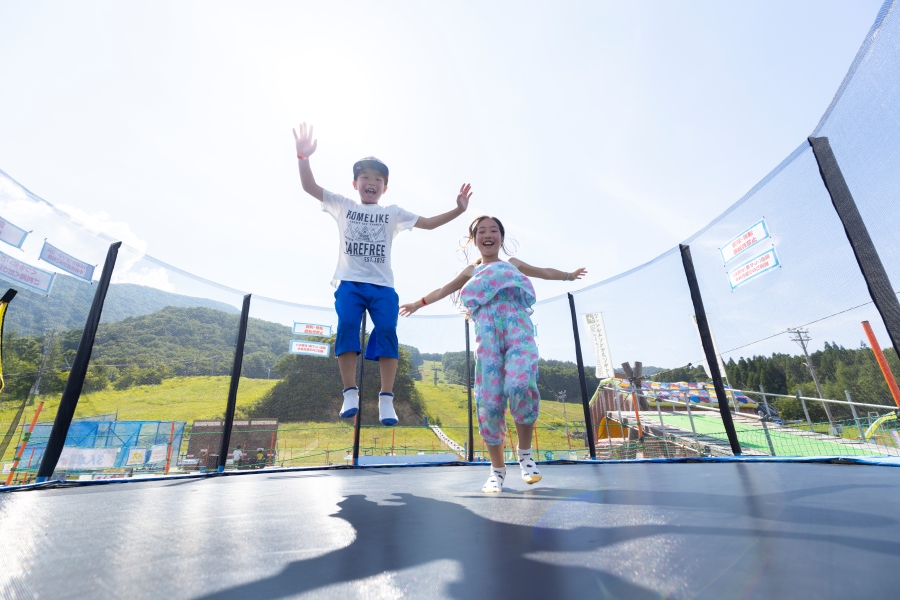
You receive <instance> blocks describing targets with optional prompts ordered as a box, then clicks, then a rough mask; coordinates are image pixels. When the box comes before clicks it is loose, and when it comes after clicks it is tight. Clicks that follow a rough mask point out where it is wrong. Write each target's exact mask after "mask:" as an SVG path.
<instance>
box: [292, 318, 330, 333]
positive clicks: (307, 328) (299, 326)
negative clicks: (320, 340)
mask: <svg viewBox="0 0 900 600" xmlns="http://www.w3.org/2000/svg"><path fill="white" fill-rule="evenodd" d="M293 333H295V334H297V335H323V336H328V335H331V325H314V324H312V323H297V322H296V321H294V331H293Z"/></svg>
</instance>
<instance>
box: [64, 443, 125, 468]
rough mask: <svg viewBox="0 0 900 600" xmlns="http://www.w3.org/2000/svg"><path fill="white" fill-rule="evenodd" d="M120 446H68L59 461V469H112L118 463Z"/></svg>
mask: <svg viewBox="0 0 900 600" xmlns="http://www.w3.org/2000/svg"><path fill="white" fill-rule="evenodd" d="M118 454H119V449H118V448H77V447H74V446H66V447H64V448H63V451H62V454H60V455H59V461H58V462H57V463H56V468H57V469H68V470H76V469H111V468H113V467H114V466H115V464H116V457H117V455H118Z"/></svg>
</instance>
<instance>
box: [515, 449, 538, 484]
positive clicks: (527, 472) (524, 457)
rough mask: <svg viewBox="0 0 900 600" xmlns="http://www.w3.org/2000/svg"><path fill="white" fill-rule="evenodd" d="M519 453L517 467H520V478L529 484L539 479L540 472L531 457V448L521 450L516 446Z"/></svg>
mask: <svg viewBox="0 0 900 600" xmlns="http://www.w3.org/2000/svg"><path fill="white" fill-rule="evenodd" d="M516 450H517V451H518V454H519V468H521V469H522V480H523V481H525V483H527V484H529V485H531V484H532V483H537V482H538V481H540V480H541V472H540V471H538V468H537V465H536V464H535V462H534V459H533V458H531V448H529V449H528V450H522V449H521V448H516Z"/></svg>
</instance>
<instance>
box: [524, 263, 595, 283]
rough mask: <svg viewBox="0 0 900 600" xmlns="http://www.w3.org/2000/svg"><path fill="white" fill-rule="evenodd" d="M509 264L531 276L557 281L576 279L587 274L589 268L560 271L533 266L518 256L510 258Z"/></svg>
mask: <svg viewBox="0 0 900 600" xmlns="http://www.w3.org/2000/svg"><path fill="white" fill-rule="evenodd" d="M509 264H511V265H512V266H514V267H515V268H517V269H518V270H520V271H522V273H524V274H525V275H528V276H529V277H537V278H538V279H550V280H554V279H555V280H557V281H575V280H576V279H581V278H582V277H584V276H585V275H587V269H585V268H584V267H581V268H579V269H575V270H574V271H560V270H559V269H551V268H549V267H532V266H531V265H529V264H528V263H526V262H522V261H521V260H519V259H518V258H510V259H509Z"/></svg>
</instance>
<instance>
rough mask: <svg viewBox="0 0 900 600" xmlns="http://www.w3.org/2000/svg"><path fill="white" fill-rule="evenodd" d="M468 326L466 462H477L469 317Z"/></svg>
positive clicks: (466, 321) (467, 319) (466, 322)
mask: <svg viewBox="0 0 900 600" xmlns="http://www.w3.org/2000/svg"><path fill="white" fill-rule="evenodd" d="M465 324H466V393H467V394H468V396H469V445H468V446H467V447H466V460H467V461H469V462H474V461H475V434H474V432H473V431H472V353H471V351H470V350H469V317H468V316H467V317H466V318H465Z"/></svg>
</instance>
